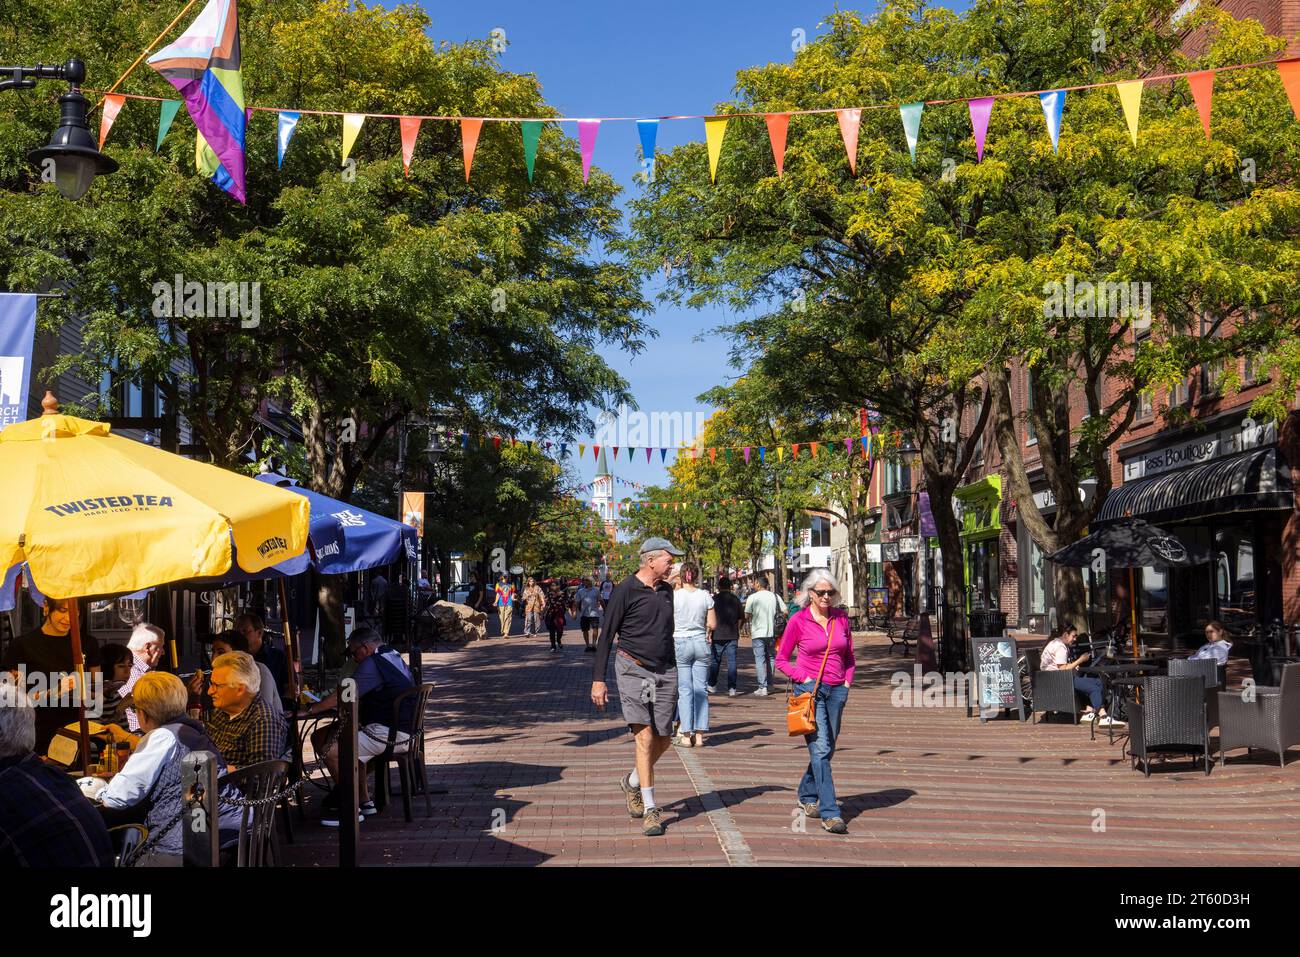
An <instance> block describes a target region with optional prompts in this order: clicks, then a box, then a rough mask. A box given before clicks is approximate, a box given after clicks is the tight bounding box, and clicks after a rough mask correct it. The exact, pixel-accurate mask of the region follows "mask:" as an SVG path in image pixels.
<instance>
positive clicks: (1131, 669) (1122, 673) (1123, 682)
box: [1079, 659, 1168, 744]
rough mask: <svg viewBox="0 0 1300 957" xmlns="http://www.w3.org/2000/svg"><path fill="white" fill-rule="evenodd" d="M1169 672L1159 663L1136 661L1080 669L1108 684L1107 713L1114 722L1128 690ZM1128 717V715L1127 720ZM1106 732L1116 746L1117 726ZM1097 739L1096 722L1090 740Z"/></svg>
mask: <svg viewBox="0 0 1300 957" xmlns="http://www.w3.org/2000/svg"><path fill="white" fill-rule="evenodd" d="M1167 670H1168V669H1166V668H1165V667H1164V666H1163V665H1161V664H1159V663H1158V662H1154V661H1150V660H1144V659H1135V660H1130V661H1128V662H1117V663H1116V664H1113V665H1085V666H1083V667H1081V668H1080V669H1079V673H1080V674H1085V675H1092V676H1094V677H1098V678H1101V679H1102V680H1103V681H1105V682H1106V685H1107V690H1108V692H1109V696H1110V703H1109V704H1108V705H1107V708H1106V711H1107V713H1108V714H1109V715H1110V716H1111V719H1112V720H1114V718H1115V714H1116V709H1115V705H1116V704H1118V703H1119V702H1120V701H1121V699H1123V698H1124V697H1125V691H1126V690H1127V689H1128V688H1136V687H1140V686H1141V684H1142V681H1143V679H1144V678H1146V677H1147V676H1148V675H1163V674H1165V673H1166V672H1167ZM1127 717H1128V715H1127V713H1126V714H1125V718H1127ZM1106 731H1107V739H1108V743H1110V744H1114V743H1115V725H1114V724H1111V725H1109V726H1108V727H1107V729H1106ZM1096 737H1097V723H1096V722H1095V721H1094V722H1093V724H1092V729H1091V733H1090V735H1089V738H1090V740H1096Z"/></svg>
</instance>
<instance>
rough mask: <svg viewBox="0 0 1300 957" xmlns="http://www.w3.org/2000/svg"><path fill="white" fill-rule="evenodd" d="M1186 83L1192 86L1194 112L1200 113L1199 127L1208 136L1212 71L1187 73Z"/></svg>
mask: <svg viewBox="0 0 1300 957" xmlns="http://www.w3.org/2000/svg"><path fill="white" fill-rule="evenodd" d="M1187 85H1188V86H1189V87H1191V88H1192V100H1193V101H1194V102H1195V103H1196V112H1198V113H1200V114H1201V128H1202V129H1204V130H1205V138H1206V139H1207V140H1208V139H1209V138H1210V100H1211V99H1213V97H1214V71H1213V70H1201V71H1200V72H1199V73H1189V74H1187Z"/></svg>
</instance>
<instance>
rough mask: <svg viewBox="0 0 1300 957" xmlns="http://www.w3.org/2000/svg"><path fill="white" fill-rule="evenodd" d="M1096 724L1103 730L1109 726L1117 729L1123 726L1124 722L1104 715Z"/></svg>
mask: <svg viewBox="0 0 1300 957" xmlns="http://www.w3.org/2000/svg"><path fill="white" fill-rule="evenodd" d="M1097 724H1099V725H1101V726H1102V727H1103V728H1108V727H1110V726H1111V725H1114V726H1116V727H1119V726H1120V725H1122V724H1125V722H1123V721H1121V720H1119V718H1112V717H1111V716H1110V715H1106V717H1104V718H1099V719H1098V720H1097Z"/></svg>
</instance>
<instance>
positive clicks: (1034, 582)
mask: <svg viewBox="0 0 1300 957" xmlns="http://www.w3.org/2000/svg"><path fill="white" fill-rule="evenodd" d="M1047 575H1048V570H1047V560H1046V559H1045V558H1044V557H1043V550H1042V549H1041V548H1039V547H1038V543H1037V542H1036V541H1034V540H1033V539H1032V538H1031V539H1030V540H1029V613H1030V614H1031V615H1045V614H1047Z"/></svg>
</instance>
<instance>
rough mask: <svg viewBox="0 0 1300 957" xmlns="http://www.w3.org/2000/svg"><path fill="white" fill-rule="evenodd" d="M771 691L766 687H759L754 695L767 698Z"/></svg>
mask: <svg viewBox="0 0 1300 957" xmlns="http://www.w3.org/2000/svg"><path fill="white" fill-rule="evenodd" d="M769 693H770V692H769V691H768V690H767V689H766V688H759V689H758V690H757V691H755V692H754V695H755V696H756V697H759V698H766V697H767V696H768V694H769Z"/></svg>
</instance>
